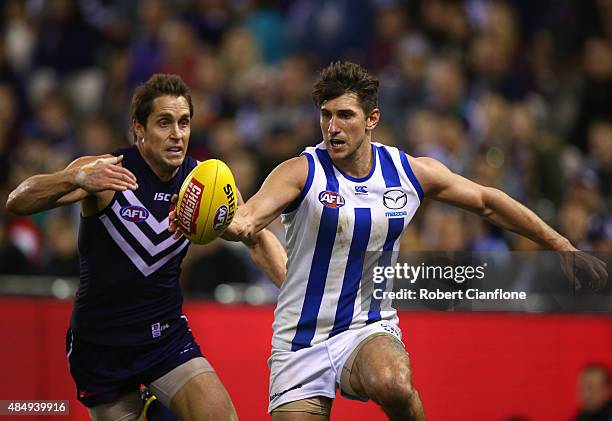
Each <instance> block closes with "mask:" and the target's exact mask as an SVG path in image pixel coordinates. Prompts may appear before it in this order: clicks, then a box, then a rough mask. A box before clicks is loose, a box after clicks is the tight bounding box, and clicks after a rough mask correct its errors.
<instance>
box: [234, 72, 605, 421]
mask: <svg viewBox="0 0 612 421" xmlns="http://www.w3.org/2000/svg"><path fill="white" fill-rule="evenodd" d="M377 95H378V80H377V79H376V78H375V77H373V76H372V75H369V74H368V73H367V72H366V71H365V69H363V68H362V67H361V66H359V65H356V64H353V63H349V62H336V63H332V64H331V65H330V66H329V67H327V68H325V69H324V70H322V72H321V73H320V76H319V78H318V80H317V81H316V83H315V85H314V90H313V99H314V101H315V103H316V105H317V106H318V107H319V113H320V126H321V134H322V141H321V142H320V143H319V144H317V145H316V146H313V147H309V148H306V150H305V151H304V152H303V153H302V154H301V155H300V156H299V157H296V158H292V159H289V160H287V161H285V162H283V163H281V164H280V165H279V166H278V167H277V168H276V169H274V170H273V171H272V172H271V173H270V175H269V176H268V177H267V179H266V181H265V182H264V184H263V185H262V187H261V189H260V190H259V191H258V192H257V193H256V194H255V195H254V196H253V197H252V198H251V199H250V200H249V201H248V202H247V203H246V204H245V205H243V206H239V207H238V210H237V214H236V217H235V219H234V221H233V222H232V224H231V225H230V227H229V228H228V230H227V231H226V233H225V237H226V238H229V239H234V240H239V239H242V240H248V239H250V238H251V237H252V236H253V235H256V234H257V233H258V232H260V230H261V229H263V228H264V227H266V226H267V225H268V224H269V223H270V222H271V221H273V220H274V219H275V218H277V217H278V216H281V219H282V222H283V223H284V225H285V230H286V243H287V255H288V259H289V260H288V264H287V276H286V278H285V280H284V281H283V283H282V285H281V288H280V294H279V298H278V303H277V307H276V311H275V320H274V325H273V327H274V336H273V340H272V355H271V357H270V359H269V365H270V397H269V400H270V404H269V411H270V413H271V414H272V419H273V420H277V421H280V420H283V421H290V420H313V421H314V420H325V419H329V416H330V408H331V405H332V399H333V398H334V397H335V394H336V390H338V389H339V390H340V392H341V394H342V395H343V396H345V397H348V398H352V399H359V400H364V401H365V400H368V399H372V400H374V401H375V402H376V403H377V404H379V405H380V406H381V407H382V409H383V410H384V411H385V412H386V414H387V415H388V416H389V419H392V420H424V419H425V413H424V410H423V405H422V403H421V399H420V397H419V394H418V392H417V390H416V389H415V388H414V387H413V384H412V370H411V366H410V360H409V357H408V353H407V352H406V351H405V349H404V346H403V343H402V341H401V331H400V329H399V327H398V319H397V314H396V311H395V310H394V309H392V308H390V306H381V302H380V300H377V299H376V297H375V296H374V295H375V294H372V293H371V292H370V293H368V292H367V291H366V288H364V285H365V283H364V282H363V281H364V279H363V278H364V274H371V273H372V269H373V268H374V267H375V266H378V265H381V264H383V265H385V266H386V265H388V266H393V265H394V263H395V260H394V259H395V257H389V255H391V256H394V255H395V256H396V254H395V253H393V251H397V250H398V248H399V239H400V236H401V234H402V232H403V231H404V229H405V228H406V226H407V225H408V223H409V222H410V220H411V218H412V217H413V215H414V213H415V212H416V210H417V208H418V207H419V205H420V204H421V202H422V200H423V198H424V197H428V198H430V199H433V200H439V201H442V202H445V203H448V204H451V205H454V206H458V207H461V208H463V209H466V210H468V211H471V212H474V213H476V214H477V215H480V216H481V217H483V218H485V219H486V220H488V221H489V222H491V223H493V224H496V225H498V226H500V227H502V228H504V229H508V230H511V231H514V232H516V233H518V234H521V235H524V236H526V237H528V238H530V239H532V240H534V241H536V242H538V243H540V244H542V245H543V246H545V247H547V248H549V249H551V250H556V251H560V252H566V251H567V252H572V251H573V252H575V253H572V254H573V258H574V259H575V262H574V264H576V265H577V266H579V267H582V268H583V269H585V270H586V271H587V272H589V273H590V274H591V275H592V277H593V282H594V283H595V284H596V285H597V286H599V287H601V286H602V285H603V284H604V283H605V279H606V276H607V275H606V272H605V268H604V266H603V262H600V261H599V260H598V259H596V258H594V257H591V256H589V255H587V254H585V253H581V252H578V251H577V250H576V248H574V247H573V246H572V244H570V242H569V241H568V240H567V239H566V238H564V237H562V236H561V235H560V234H558V233H557V232H556V231H554V230H553V229H552V228H551V227H549V226H548V225H546V224H545V223H544V222H543V221H542V220H541V219H540V218H539V217H538V216H537V215H536V214H535V213H533V212H532V211H530V210H529V209H527V208H526V207H525V206H523V205H521V204H520V203H518V202H517V201H515V200H513V199H512V198H510V197H509V196H508V195H506V194H504V193H503V192H501V191H499V190H497V189H494V188H489V187H484V186H481V185H479V184H476V183H474V182H472V181H470V180H468V179H466V178H463V177H461V176H459V175H457V174H454V173H452V172H451V171H449V170H448V168H446V167H445V166H444V165H442V164H441V163H440V162H438V161H436V160H434V159H430V158H414V157H412V156H410V155H407V154H406V153H404V152H403V151H400V150H398V149H396V148H393V147H389V146H385V145H382V144H380V143H377V142H375V141H374V139H373V135H372V133H373V131H374V129H375V128H376V126H377V124H378V122H379V118H380V110H379V108H378V107H377ZM366 251H370V252H372V251H374V252H378V254H377V255H376V256H381V257H380V258H375V259H372V258H370V256H371V255H372V254H370V253H368V254H366V253H365V252H366ZM384 252H388V253H384ZM568 254H569V253H562V256H565V257H563V258H571V257H570V256H568ZM566 263H567V262H566ZM385 287H386V288H387V289H388V288H389V285H386V286H385V285H384V284H383V288H385ZM370 291H371V290H370Z"/></svg>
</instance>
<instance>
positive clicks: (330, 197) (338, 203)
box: [319, 190, 345, 208]
mask: <svg viewBox="0 0 612 421" xmlns="http://www.w3.org/2000/svg"><path fill="white" fill-rule="evenodd" d="M319 202H321V203H323V204H324V205H325V206H327V207H328V208H341V207H342V206H344V203H345V202H344V197H342V195H341V194H340V193H336V192H333V191H329V190H325V191H322V192H321V193H319Z"/></svg>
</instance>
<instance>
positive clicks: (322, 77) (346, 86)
mask: <svg viewBox="0 0 612 421" xmlns="http://www.w3.org/2000/svg"><path fill="white" fill-rule="evenodd" d="M346 93H354V94H355V95H357V98H358V99H359V103H360V104H361V108H362V109H363V111H364V113H365V114H366V115H368V114H369V113H370V112H371V111H372V110H373V109H374V108H376V106H377V103H378V78H377V77H375V76H372V75H370V74H369V73H368V71H367V70H366V69H364V68H363V67H361V66H360V65H358V64H355V63H351V62H349V61H335V62H332V63H331V64H330V65H329V66H327V67H326V68H324V69H323V70H321V73H319V78H318V79H317V81H316V82H315V84H314V86H313V89H312V99H313V100H314V102H315V104H317V106H318V107H320V106H321V105H322V104H323V103H324V102H325V101H327V100H330V99H334V98H337V97H339V96H341V95H343V94H346Z"/></svg>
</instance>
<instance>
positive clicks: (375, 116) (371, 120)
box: [366, 108, 380, 130]
mask: <svg viewBox="0 0 612 421" xmlns="http://www.w3.org/2000/svg"><path fill="white" fill-rule="evenodd" d="M379 120H380V109H379V108H374V109H373V110H372V111H370V114H368V118H367V119H366V130H374V129H375V128H376V126H377V125H378V121H379Z"/></svg>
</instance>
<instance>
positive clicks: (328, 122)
mask: <svg viewBox="0 0 612 421" xmlns="http://www.w3.org/2000/svg"><path fill="white" fill-rule="evenodd" d="M379 118H380V110H379V109H378V108H374V109H373V110H372V111H371V112H370V114H369V115H367V116H366V115H365V112H364V110H363V108H362V106H361V104H360V102H359V99H358V97H357V95H356V94H354V93H346V94H343V95H340V96H339V97H336V98H333V99H330V100H328V101H325V102H324V103H323V104H321V109H320V119H319V121H320V124H321V133H322V134H323V140H324V141H325V146H326V147H327V151H328V153H329V155H330V157H331V158H332V159H333V160H340V161H343V160H347V159H349V160H350V159H354V158H355V157H359V156H363V155H362V154H369V153H370V139H371V136H372V130H374V128H375V127H376V124H378V119H379ZM366 139H367V141H366Z"/></svg>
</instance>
